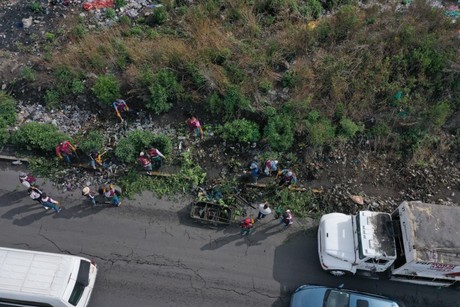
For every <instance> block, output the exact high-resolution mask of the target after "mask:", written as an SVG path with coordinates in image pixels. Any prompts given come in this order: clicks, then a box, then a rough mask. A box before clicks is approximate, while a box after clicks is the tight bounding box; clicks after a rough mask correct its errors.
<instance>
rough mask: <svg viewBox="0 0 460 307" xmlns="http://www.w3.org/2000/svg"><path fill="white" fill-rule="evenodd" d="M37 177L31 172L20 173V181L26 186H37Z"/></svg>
mask: <svg viewBox="0 0 460 307" xmlns="http://www.w3.org/2000/svg"><path fill="white" fill-rule="evenodd" d="M36 181H37V178H35V177H34V176H32V175H30V174H26V173H24V172H20V173H19V182H20V183H21V184H22V185H23V186H25V187H26V188H30V187H31V186H35V182H36Z"/></svg>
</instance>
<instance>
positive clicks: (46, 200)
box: [41, 193, 62, 213]
mask: <svg viewBox="0 0 460 307" xmlns="http://www.w3.org/2000/svg"><path fill="white" fill-rule="evenodd" d="M41 204H42V206H43V207H44V208H45V209H49V208H51V209H53V210H54V212H56V213H59V212H61V210H62V208H61V207H60V206H59V202H58V201H57V200H54V199H52V198H51V197H49V196H48V195H46V193H42V197H41Z"/></svg>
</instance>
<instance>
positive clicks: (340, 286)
mask: <svg viewBox="0 0 460 307" xmlns="http://www.w3.org/2000/svg"><path fill="white" fill-rule="evenodd" d="M344 286H345V284H340V285H339V286H338V287H337V288H338V289H342V288H343V287H344Z"/></svg>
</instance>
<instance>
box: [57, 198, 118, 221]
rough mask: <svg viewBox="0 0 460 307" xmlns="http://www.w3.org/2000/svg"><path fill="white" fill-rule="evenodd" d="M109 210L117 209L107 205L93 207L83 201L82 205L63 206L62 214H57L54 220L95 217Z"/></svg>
mask: <svg viewBox="0 0 460 307" xmlns="http://www.w3.org/2000/svg"><path fill="white" fill-rule="evenodd" d="M108 208H116V207H114V206H110V205H105V204H97V205H96V206H94V207H93V206H92V205H90V204H89V202H88V201H86V200H85V201H83V202H82V203H81V204H78V205H76V206H71V207H66V206H65V205H64V206H62V210H61V212H59V214H56V215H55V216H54V218H64V219H73V218H84V217H87V216H89V215H93V214H96V213H99V212H100V211H102V210H104V209H108Z"/></svg>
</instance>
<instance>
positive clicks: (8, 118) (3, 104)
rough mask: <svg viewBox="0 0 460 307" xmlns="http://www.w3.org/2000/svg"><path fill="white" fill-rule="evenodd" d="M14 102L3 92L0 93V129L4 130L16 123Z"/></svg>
mask: <svg viewBox="0 0 460 307" xmlns="http://www.w3.org/2000/svg"><path fill="white" fill-rule="evenodd" d="M16 114H17V111H16V100H14V98H13V97H11V96H9V95H8V94H6V93H5V92H2V91H0V128H6V127H8V126H12V125H14V124H15V123H16Z"/></svg>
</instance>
